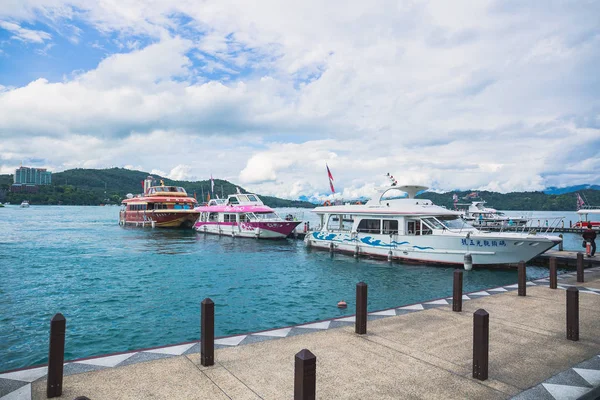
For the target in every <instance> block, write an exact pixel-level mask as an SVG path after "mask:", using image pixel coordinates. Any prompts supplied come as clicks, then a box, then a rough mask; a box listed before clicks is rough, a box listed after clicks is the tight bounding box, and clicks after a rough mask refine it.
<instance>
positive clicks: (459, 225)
mask: <svg viewBox="0 0 600 400" xmlns="http://www.w3.org/2000/svg"><path fill="white" fill-rule="evenodd" d="M440 222H441V223H443V224H444V225H445V226H446V227H447V228H448V229H468V228H473V227H472V226H471V225H469V224H468V223H466V222H465V221H464V220H463V219H462V218H460V217H454V216H452V217H446V218H440Z"/></svg>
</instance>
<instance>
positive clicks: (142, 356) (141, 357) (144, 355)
mask: <svg viewBox="0 0 600 400" xmlns="http://www.w3.org/2000/svg"><path fill="white" fill-rule="evenodd" d="M170 357H175V356H174V355H171V354H162V353H150V352H145V351H140V352H139V353H137V354H135V355H133V356H131V357H129V358H128V359H126V360H125V361H123V362H122V363H120V364H119V365H118V366H119V367H122V366H125V365H131V364H137V363H140V362H144V361H152V360H159V359H161V358H170Z"/></svg>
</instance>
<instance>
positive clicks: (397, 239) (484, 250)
mask: <svg viewBox="0 0 600 400" xmlns="http://www.w3.org/2000/svg"><path fill="white" fill-rule="evenodd" d="M559 242H560V238H559V237H555V236H546V237H542V236H535V235H519V234H504V236H499V235H497V234H496V235H494V234H493V233H487V232H479V233H476V234H472V235H471V236H470V238H466V235H464V234H463V235H462V236H458V235H431V236H429V235H427V236H414V235H411V236H399V235H394V236H393V237H391V238H390V235H376V234H373V235H356V234H354V235H352V234H350V233H335V232H310V233H309V234H308V235H307V236H306V238H305V243H306V244H307V246H310V247H311V248H317V249H323V250H329V251H334V252H342V253H350V254H355V255H359V256H360V255H364V256H370V257H379V258H387V259H393V260H400V261H405V262H414V263H426V264H450V265H464V256H465V254H467V253H469V254H471V256H472V259H473V265H475V266H492V265H510V264H517V263H518V262H520V261H525V262H527V261H529V260H531V259H532V258H534V257H535V256H537V255H539V254H541V253H543V252H545V251H546V250H548V249H550V248H551V247H553V246H555V245H556V244H558V243H559Z"/></svg>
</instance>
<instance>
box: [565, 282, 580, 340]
mask: <svg viewBox="0 0 600 400" xmlns="http://www.w3.org/2000/svg"><path fill="white" fill-rule="evenodd" d="M567 340H572V341H574V342H577V341H578V340H579V289H578V288H576V287H575V286H571V287H570V288H568V289H567Z"/></svg>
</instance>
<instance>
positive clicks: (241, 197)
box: [238, 194, 248, 203]
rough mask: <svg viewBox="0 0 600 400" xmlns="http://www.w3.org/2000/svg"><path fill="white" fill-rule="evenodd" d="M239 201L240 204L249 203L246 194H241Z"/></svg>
mask: <svg viewBox="0 0 600 400" xmlns="http://www.w3.org/2000/svg"><path fill="white" fill-rule="evenodd" d="M238 200H239V201H240V202H244V203H247V202H248V196H246V195H245V194H240V195H238Z"/></svg>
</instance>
